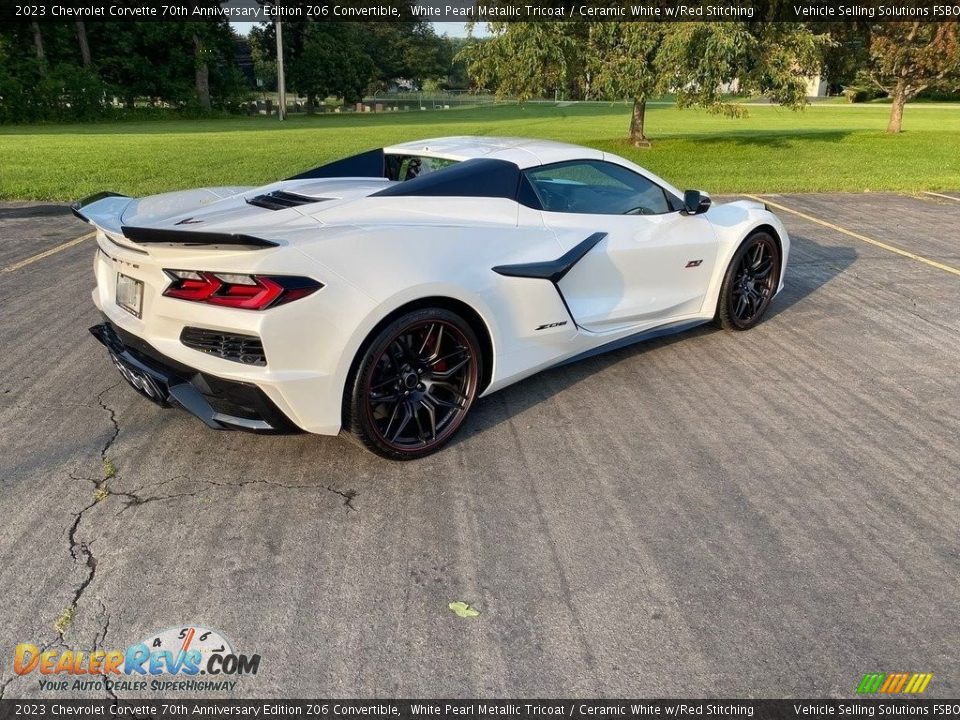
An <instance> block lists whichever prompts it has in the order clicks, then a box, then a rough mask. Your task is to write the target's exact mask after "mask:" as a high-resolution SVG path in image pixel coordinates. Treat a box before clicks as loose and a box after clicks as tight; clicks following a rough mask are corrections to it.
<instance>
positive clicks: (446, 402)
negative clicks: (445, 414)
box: [424, 392, 463, 410]
mask: <svg viewBox="0 0 960 720" xmlns="http://www.w3.org/2000/svg"><path fill="white" fill-rule="evenodd" d="M424 397H425V398H427V399H428V400H429V401H430V402H431V403H433V404H434V406H436V407H445V408H454V409H456V410H460V409H461V408H462V407H463V404H462V401H461V402H450V401H449V400H441V399H440V398H438V397H437V396H436V395H434V394H433V393H432V392H428V393H427V394H426V395H425V396H424Z"/></svg>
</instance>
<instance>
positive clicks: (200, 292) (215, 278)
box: [163, 270, 323, 310]
mask: <svg viewBox="0 0 960 720" xmlns="http://www.w3.org/2000/svg"><path fill="white" fill-rule="evenodd" d="M164 272H165V273H166V274H167V277H169V278H170V280H171V281H172V282H171V283H170V286H169V287H168V288H167V289H166V290H164V291H163V294H164V295H165V296H166V297H172V298H177V299H178V300H190V301H192V302H202V303H207V304H208V305H222V306H224V307H232V308H240V309H242V310H265V309H267V308H269V307H276V306H277V305H283V304H284V303H288V302H291V301H292V300H298V299H300V298H302V297H306V296H307V295H309V294H311V293H313V292H316V291H317V290H319V289H320V288H322V287H323V283H319V282H317V281H316V280H311V279H310V278H306V277H292V276H289V275H243V274H239V273H217V272H205V271H197V270H164Z"/></svg>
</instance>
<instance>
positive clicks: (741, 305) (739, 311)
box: [733, 295, 747, 320]
mask: <svg viewBox="0 0 960 720" xmlns="http://www.w3.org/2000/svg"><path fill="white" fill-rule="evenodd" d="M746 307H747V297H746V295H740V296H739V297H738V298H737V307H736V309H735V310H734V311H733V314H734V315H736V316H737V317H738V318H739V319H741V320H743V311H744V309H746Z"/></svg>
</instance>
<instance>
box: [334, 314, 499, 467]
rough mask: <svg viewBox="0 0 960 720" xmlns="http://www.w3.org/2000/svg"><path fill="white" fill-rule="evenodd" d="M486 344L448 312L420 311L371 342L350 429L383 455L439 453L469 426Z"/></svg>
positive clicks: (355, 388) (359, 373)
mask: <svg viewBox="0 0 960 720" xmlns="http://www.w3.org/2000/svg"><path fill="white" fill-rule="evenodd" d="M480 363H481V356H480V352H479V343H478V342H477V338H476V335H475V334H474V332H473V330H472V329H471V328H470V326H469V325H468V324H467V323H466V322H465V321H464V320H463V319H462V318H460V317H459V316H457V315H456V314H454V313H452V312H450V311H448V310H444V309H442V308H431V309H425V310H415V311H413V312H410V313H408V314H406V315H404V316H403V317H400V318H398V319H397V320H395V321H394V322H392V323H390V324H389V325H388V326H386V327H385V328H383V329H382V330H381V331H380V332H379V333H378V334H377V335H376V337H375V338H374V340H373V341H372V342H371V343H369V344H368V346H367V349H366V351H365V352H364V354H363V357H362V359H361V361H360V363H359V365H358V366H357V369H356V372H355V375H354V377H353V381H352V383H351V386H350V387H351V388H352V393H351V397H350V399H349V403H350V404H349V425H348V427H349V429H350V432H351V434H352V435H353V436H354V437H355V438H356V439H357V440H359V441H360V442H361V443H362V444H363V445H364V446H365V447H367V448H368V449H370V450H372V451H373V452H375V453H377V454H378V455H381V456H383V457H387V458H392V459H397V460H412V459H414V458H418V457H423V456H424V455H429V454H430V453H433V452H436V451H437V450H439V449H440V448H441V447H442V446H443V445H444V444H446V443H447V442H448V441H449V440H450V439H451V438H452V437H453V435H454V434H455V433H456V432H457V430H458V429H459V428H460V426H461V425H462V424H463V421H464V419H465V418H466V416H467V413H468V412H469V410H470V407H471V406H472V404H473V401H474V400H475V398H476V394H477V388H478V385H479V380H480V370H481V368H480Z"/></svg>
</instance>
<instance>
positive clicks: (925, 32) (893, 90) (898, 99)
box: [870, 21, 960, 133]
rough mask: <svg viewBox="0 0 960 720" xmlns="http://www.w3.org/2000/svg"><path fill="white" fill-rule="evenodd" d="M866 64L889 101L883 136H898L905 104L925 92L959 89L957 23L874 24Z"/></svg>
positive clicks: (959, 37)
mask: <svg viewBox="0 0 960 720" xmlns="http://www.w3.org/2000/svg"><path fill="white" fill-rule="evenodd" d="M870 60H871V69H870V76H871V77H872V78H873V81H874V82H875V83H876V84H877V85H878V86H879V87H880V88H881V89H883V90H884V91H886V92H887V93H888V94H889V95H890V99H891V101H892V107H891V108H890V122H889V123H888V125H887V132H888V133H898V132H900V130H901V128H902V127H903V108H904V105H906V103H907V101H908V100H911V99H912V98H914V97H916V95H917V94H918V93H920V92H922V91H924V90H926V89H928V88H936V89H945V90H949V89H954V88H957V87H960V23H958V22H955V21H954V22H941V23H930V22H889V23H877V24H876V25H874V26H873V27H872V28H871V37H870Z"/></svg>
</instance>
